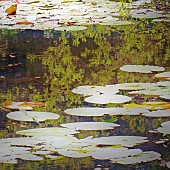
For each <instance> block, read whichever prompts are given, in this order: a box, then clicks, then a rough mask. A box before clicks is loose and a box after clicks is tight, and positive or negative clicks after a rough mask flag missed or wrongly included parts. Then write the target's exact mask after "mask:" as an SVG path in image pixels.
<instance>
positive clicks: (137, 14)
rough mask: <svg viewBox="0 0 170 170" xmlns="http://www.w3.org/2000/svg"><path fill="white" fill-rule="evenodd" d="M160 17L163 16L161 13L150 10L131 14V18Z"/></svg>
mask: <svg viewBox="0 0 170 170" xmlns="http://www.w3.org/2000/svg"><path fill="white" fill-rule="evenodd" d="M161 17H163V15H162V14H159V13H150V12H149V13H145V14H140V13H136V14H133V15H132V18H161Z"/></svg>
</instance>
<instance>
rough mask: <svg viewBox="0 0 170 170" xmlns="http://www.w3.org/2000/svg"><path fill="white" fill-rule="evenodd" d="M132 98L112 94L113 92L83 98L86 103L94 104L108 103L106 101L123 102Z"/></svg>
mask: <svg viewBox="0 0 170 170" xmlns="http://www.w3.org/2000/svg"><path fill="white" fill-rule="evenodd" d="M131 100H132V98H131V97H128V96H124V95H116V94H115V95H114V94H109V93H108V94H101V95H93V96H90V97H87V98H85V101H86V102H88V103H96V104H108V103H125V102H129V101H131Z"/></svg>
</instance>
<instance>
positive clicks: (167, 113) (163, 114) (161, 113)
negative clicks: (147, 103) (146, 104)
mask: <svg viewBox="0 0 170 170" xmlns="http://www.w3.org/2000/svg"><path fill="white" fill-rule="evenodd" d="M143 115H144V116H146V117H170V109H167V110H157V111H152V112H150V113H145V114H143Z"/></svg>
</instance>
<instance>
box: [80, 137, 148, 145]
mask: <svg viewBox="0 0 170 170" xmlns="http://www.w3.org/2000/svg"><path fill="white" fill-rule="evenodd" d="M81 140H83V141H84V142H87V143H89V144H93V145H94V144H96V145H121V146H123V147H133V146H136V145H139V144H141V143H145V142H148V139H147V137H142V136H108V137H99V138H85V139H81Z"/></svg>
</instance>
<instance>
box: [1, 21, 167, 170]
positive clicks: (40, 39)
mask: <svg viewBox="0 0 170 170" xmlns="http://www.w3.org/2000/svg"><path fill="white" fill-rule="evenodd" d="M168 30H169V24H168V23H165V22H156V23H152V22H151V21H150V20H148V21H138V22H136V24H134V25H132V26H117V27H107V26H89V27H88V29H87V30H84V31H77V32H72V33H71V32H57V31H32V30H15V31H12V30H11V31H10V30H0V103H1V105H2V103H4V102H5V101H34V102H36V101H40V102H45V103H46V110H47V111H50V112H55V113H58V114H60V115H61V117H60V119H59V120H58V121H45V122H44V123H41V124H39V125H38V124H37V123H26V122H19V121H12V120H9V119H7V118H6V117H5V115H6V111H4V110H2V109H1V110H0V113H1V116H0V129H1V131H0V138H8V137H16V136H17V135H16V131H18V130H23V129H28V128H38V127H57V126H59V125H60V124H61V123H68V122H74V121H76V122H77V121H101V120H105V119H107V117H106V116H103V117H100V118H98V117H90V118H86V117H76V116H69V115H66V114H65V113H64V110H65V109H67V108H73V107H84V106H91V107H94V106H101V105H93V104H88V103H86V102H84V98H83V97H81V96H79V95H76V94H73V93H72V92H71V90H72V89H73V88H75V87H78V86H81V85H108V84H117V83H126V82H142V83H146V82H157V81H158V80H157V79H156V78H155V77H154V75H155V73H151V74H141V73H126V72H121V71H120V69H119V68H120V67H121V66H123V65H126V64H134V65H137V64H140V65H146V64H147V65H157V66H162V67H164V68H165V69H166V71H169V70H170V65H169V61H170V57H169V56H170V50H169V47H170V43H169V38H170V34H169V31H168ZM142 97H143V96H140V97H139V98H137V99H136V100H135V102H136V103H138V102H140V101H161V99H159V98H155V97H153V96H151V97H148V96H147V97H145V98H144V99H143V98H142ZM114 106H122V104H108V105H102V106H101V107H114ZM35 110H36V108H35ZM37 110H43V108H37ZM167 120H169V119H168V118H144V117H142V116H117V121H116V123H118V124H120V128H118V129H116V130H108V131H84V132H82V136H77V137H78V138H83V137H87V136H91V135H93V136H94V137H99V136H110V135H120V136H121V135H130V136H131V135H138V136H140V135H141V136H146V137H148V138H149V142H148V143H146V144H142V145H139V146H137V147H136V148H141V149H142V150H143V151H157V152H159V153H161V155H162V161H152V162H150V163H141V164H136V165H128V166H123V165H119V164H112V163H110V162H109V161H108V160H103V161H100V160H94V159H93V158H91V157H86V158H81V159H80V158H75V159H74V158H68V157H64V158H62V159H59V160H55V161H54V160H50V159H45V160H44V161H40V162H36V161H23V160H20V161H19V163H18V164H16V165H8V164H2V166H1V167H2V168H0V169H2V170H4V169H21V170H27V169H28V170H29V169H35V170H36V169H43V170H48V169H52V170H53V169H55V170H70V169H74V170H78V169H81V170H91V169H95V168H96V170H97V168H99V165H101V167H102V169H105V170H106V169H109V170H120V169H127V170H131V169H132V170H134V169H140V170H143V169H146V170H147V169H153V170H155V169H167V168H166V167H165V166H164V164H163V165H162V166H160V164H161V162H168V161H169V158H170V157H169V144H168V143H166V144H165V145H162V144H160V145H157V144H155V143H154V141H156V140H159V139H160V138H166V137H164V136H163V135H162V134H151V133H149V132H148V131H149V130H153V129H155V128H158V127H159V126H160V124H161V123H162V122H164V121H167Z"/></svg>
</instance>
